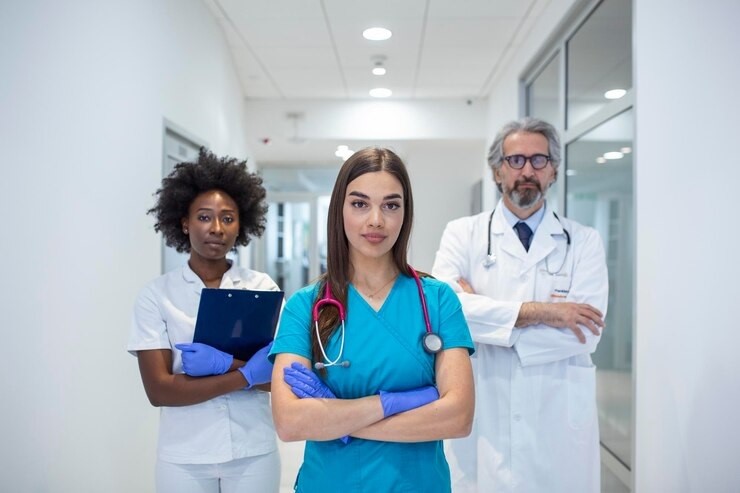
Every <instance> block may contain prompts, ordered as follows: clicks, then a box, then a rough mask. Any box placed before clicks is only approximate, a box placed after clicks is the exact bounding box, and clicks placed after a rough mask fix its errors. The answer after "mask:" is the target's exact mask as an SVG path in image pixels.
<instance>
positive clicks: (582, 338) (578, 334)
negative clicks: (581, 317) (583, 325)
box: [568, 324, 586, 344]
mask: <svg viewBox="0 0 740 493" xmlns="http://www.w3.org/2000/svg"><path fill="white" fill-rule="evenodd" d="M568 328H569V329H570V330H572V331H573V333H574V334H575V336H576V337H577V338H578V342H580V343H581V344H586V336H585V335H583V331H582V330H581V329H580V328H579V327H578V325H576V324H573V325H570V326H568Z"/></svg>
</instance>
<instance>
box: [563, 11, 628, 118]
mask: <svg viewBox="0 0 740 493" xmlns="http://www.w3.org/2000/svg"><path fill="white" fill-rule="evenodd" d="M567 57H568V58H567V70H566V74H567V81H568V82H567V96H566V116H567V127H568V128H571V127H573V126H574V125H576V124H578V123H581V122H582V121H584V120H585V119H587V118H588V117H589V116H592V115H593V114H595V113H596V112H597V111H599V110H600V109H601V108H602V107H604V106H605V105H607V104H609V102H610V101H611V100H614V99H619V98H620V97H622V96H624V95H625V94H626V91H628V90H629V89H631V88H632V1H631V0H606V1H604V2H601V3H600V4H599V6H598V7H597V8H596V10H594V11H593V13H592V14H591V15H590V16H589V17H588V19H586V21H585V22H584V23H583V24H582V25H581V26H580V27H579V28H578V30H577V31H576V32H575V34H573V36H572V37H571V38H570V40H569V41H568V42H567Z"/></svg>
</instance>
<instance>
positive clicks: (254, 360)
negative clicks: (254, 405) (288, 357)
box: [239, 341, 273, 390]
mask: <svg viewBox="0 0 740 493" xmlns="http://www.w3.org/2000/svg"><path fill="white" fill-rule="evenodd" d="M272 342H273V341H270V343H269V344H268V345H267V346H265V347H263V348H262V349H260V350H259V351H257V352H256V353H254V354H253V355H252V357H251V358H249V361H247V364H246V365H244V366H242V367H241V368H239V371H240V372H242V375H244V378H246V379H247V383H248V384H249V385H247V386H246V387H244V388H245V389H247V390H248V389H251V388H252V387H254V386H255V385H262V384H263V383H268V382H270V381H271V380H272V363H270V360H269V359H267V355H268V354H270V349H272Z"/></svg>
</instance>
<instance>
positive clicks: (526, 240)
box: [514, 221, 533, 251]
mask: <svg viewBox="0 0 740 493" xmlns="http://www.w3.org/2000/svg"><path fill="white" fill-rule="evenodd" d="M514 229H515V230H516V234H517V235H519V241H521V242H522V245H524V249H525V250H526V251H529V244H530V242H531V241H532V234H533V233H532V230H531V229H530V227H529V226H527V223H525V222H524V221H519V222H518V223H516V224H515V225H514Z"/></svg>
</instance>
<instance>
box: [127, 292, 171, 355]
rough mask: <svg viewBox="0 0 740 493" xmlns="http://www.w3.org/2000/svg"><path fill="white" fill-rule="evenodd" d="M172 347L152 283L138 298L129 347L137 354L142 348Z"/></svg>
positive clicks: (132, 352) (129, 349) (131, 351)
mask: <svg viewBox="0 0 740 493" xmlns="http://www.w3.org/2000/svg"><path fill="white" fill-rule="evenodd" d="M171 348H172V345H171V344H170V339H169V337H168V334H167V324H166V322H165V320H164V317H163V316H162V312H161V310H160V303H159V300H158V299H157V295H156V293H155V290H154V289H153V288H152V285H149V286H147V287H145V288H144V289H143V290H142V291H141V293H140V294H139V296H138V298H137V299H136V304H135V305H134V315H133V318H132V321H131V334H130V336H129V341H128V348H127V349H128V351H129V352H130V353H131V354H133V355H134V356H136V354H137V351H141V350H147V349H171Z"/></svg>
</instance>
